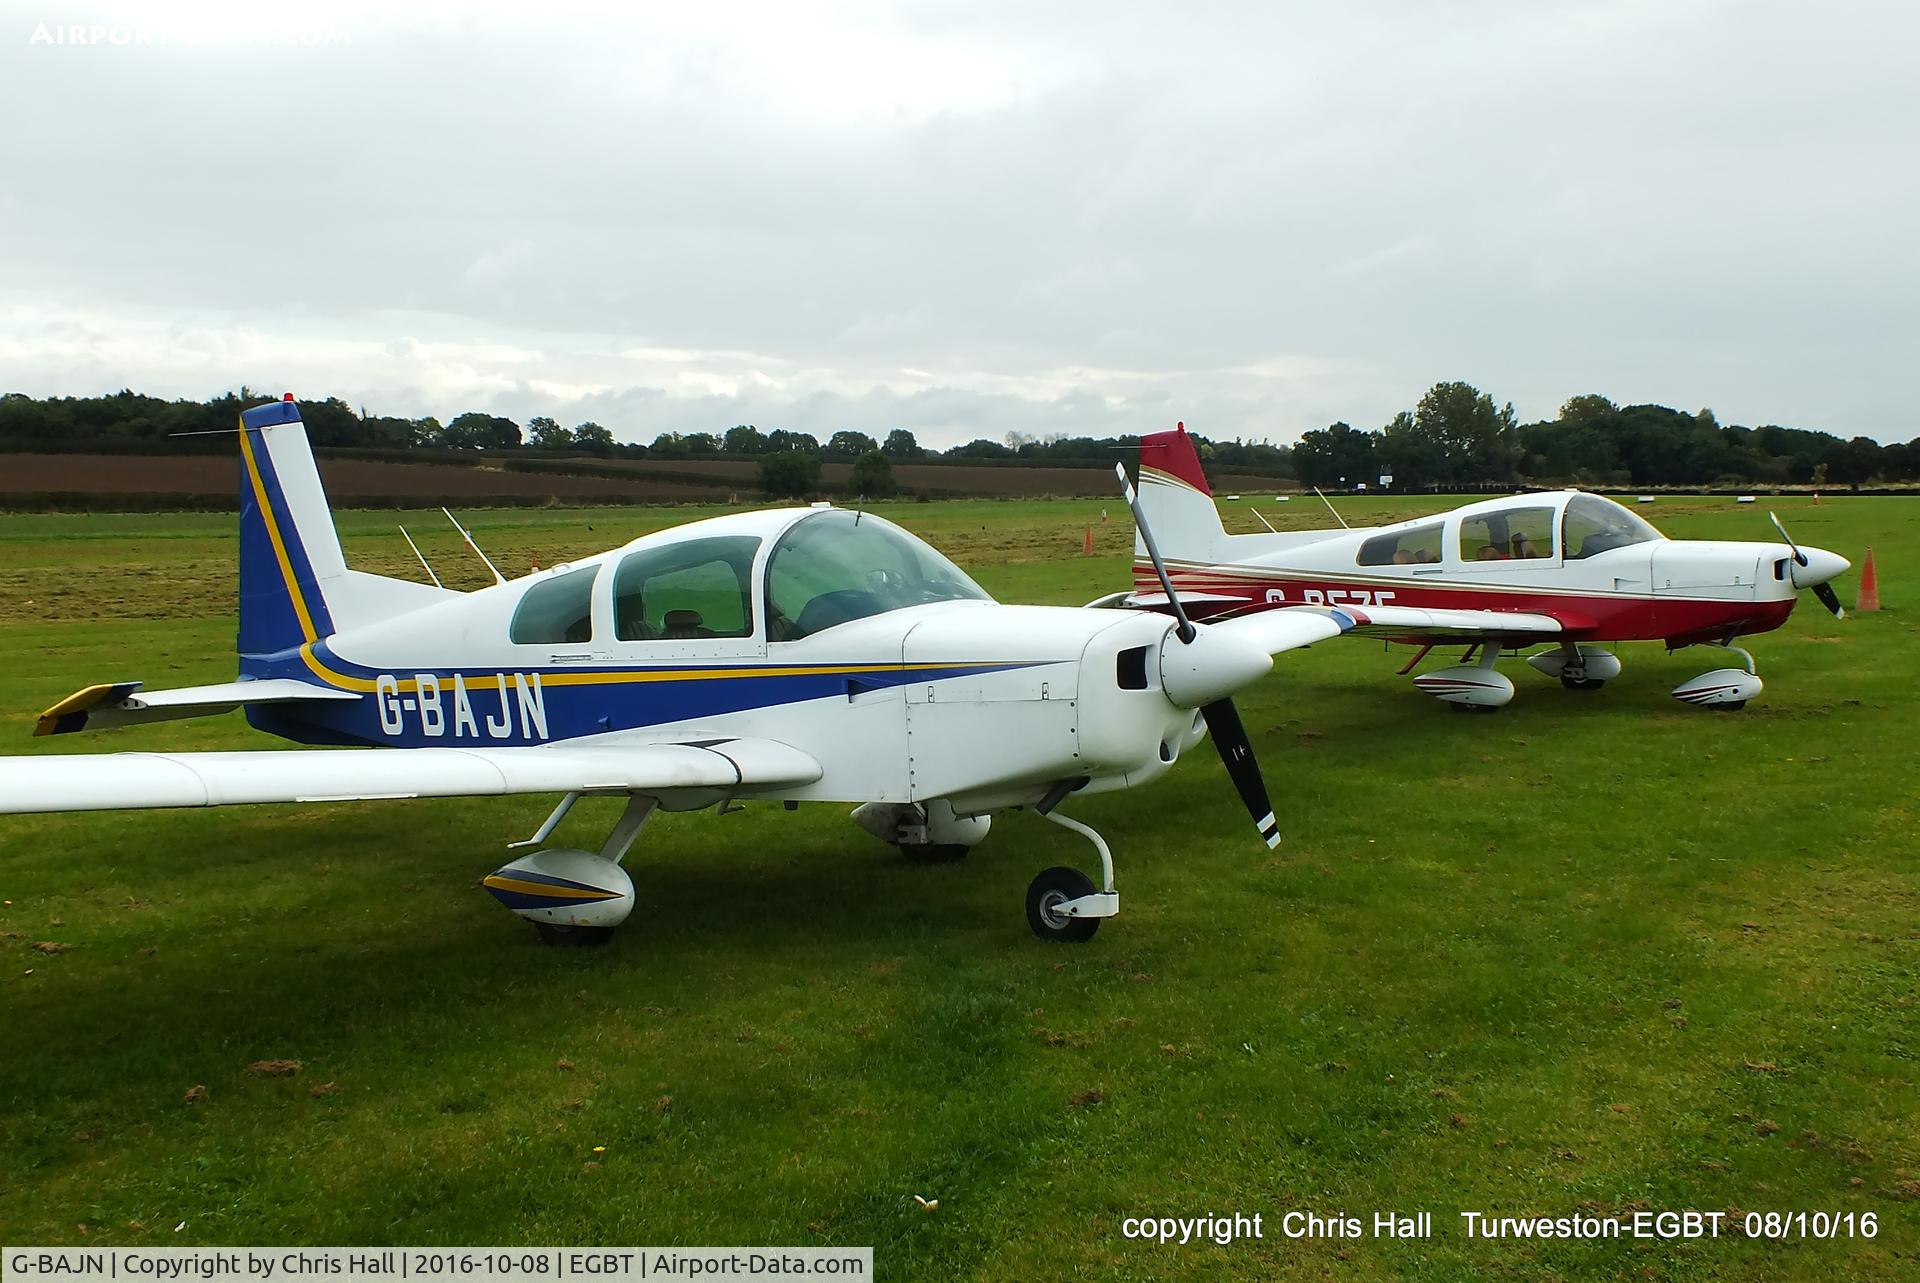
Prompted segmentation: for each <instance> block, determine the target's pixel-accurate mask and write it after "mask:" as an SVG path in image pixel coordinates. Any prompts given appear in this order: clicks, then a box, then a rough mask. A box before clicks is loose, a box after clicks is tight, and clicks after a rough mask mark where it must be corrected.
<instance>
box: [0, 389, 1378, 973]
mask: <svg viewBox="0 0 1920 1283" xmlns="http://www.w3.org/2000/svg"><path fill="white" fill-rule="evenodd" d="M239 444H240V459H241V513H240V604H239V637H238V650H239V664H238V668H239V671H238V675H237V677H236V679H235V680H234V681H232V682H227V683H222V684H219V685H213V686H201V687H194V688H190V689H183V690H169V691H147V690H145V689H143V688H142V686H141V684H140V683H139V682H133V681H122V682H115V683H109V684H104V685H97V686H90V687H88V688H86V689H85V690H82V691H80V692H78V693H77V694H75V695H73V696H71V697H69V698H68V699H65V700H62V701H61V702H60V703H58V704H56V705H55V706H54V707H52V708H50V709H48V710H47V712H46V714H45V715H44V716H43V717H42V718H41V721H40V725H39V728H38V731H37V733H39V734H54V735H58V734H67V733H70V732H78V731H86V730H99V729H105V728H110V727H116V726H129V725H136V724H141V723H147V722H158V721H166V720H170V719H174V718H184V717H200V716H205V715H209V714H219V713H226V712H230V711H232V710H233V709H235V708H241V709H244V710H245V713H246V717H247V720H248V722H250V723H251V724H252V725H253V726H254V727H255V728H256V729H258V730H262V731H266V732H268V733H270V734H273V735H276V736H280V737H282V738H284V739H288V740H292V741H295V742H297V743H300V744H306V745H332V746H343V747H341V748H339V749H338V751H300V750H286V749H279V750H270V751H258V752H194V753H113V754H86V755H70V756H47V757H31V756H29V757H6V758H0V812H15V813H20V812H45V811H88V810H111V809H130V808H143V807H193V806H222V805H230V804H242V803H264V802H306V803H314V802H351V801H360V800H367V799H376V798H415V797H457V796H479V795H488V794H507V793H539V794H557V795H559V801H558V804H557V805H556V806H555V807H554V808H553V810H552V812H551V814H549V815H548V817H547V819H546V821H545V822H544V823H542V824H541V825H540V827H539V829H538V831H537V832H535V833H534V835H533V836H532V837H531V838H529V839H528V840H527V841H525V842H520V843H515V844H513V845H514V846H515V847H519V848H526V847H534V848H540V849H537V850H535V851H533V852H532V853H530V854H527V855H523V856H521V857H519V858H516V859H514V860H513V861H511V862H510V863H508V864H507V865H505V866H504V867H502V868H500V869H499V870H497V871H496V872H494V873H493V874H492V875H491V876H489V877H488V878H486V879H485V885H486V887H487V888H488V889H489V890H490V891H492V893H493V894H494V895H495V896H496V897H497V898H498V899H499V900H500V902H501V903H503V904H504V905H506V906H507V907H508V908H509V909H512V910H513V911H514V912H516V913H518V914H519V915H520V916H522V917H524V918H526V919H528V920H530V921H531V922H532V923H533V924H534V926H535V928H536V929H537V930H538V932H539V934H540V936H541V938H542V939H543V940H545V941H547V942H548V943H554V944H585V943H597V942H599V941H603V940H605V939H606V938H608V936H609V935H610V934H611V932H612V930H613V928H615V927H616V926H618V925H619V924H620V923H621V922H622V921H624V920H625V919H626V917H627V916H628V914H629V913H630V912H631V911H632V908H633V902H634V896H633V883H632V881H631V879H630V878H629V877H628V875H627V873H626V871H625V870H624V868H623V867H622V863H621V862H622V861H623V860H624V859H625V857H626V855H627V853H628V851H629V850H630V849H631V848H632V845H633V843H634V840H635V839H636V838H637V837H638V835H639V833H640V830H641V828H642V826H644V825H645V824H646V822H647V819H648V817H650V816H651V815H652V814H653V813H654V812H655V810H668V811H684V810H698V809H703V808H717V809H722V810H724V809H726V808H727V807H728V806H730V805H731V804H733V803H734V802H737V801H739V800H742V799H748V798H760V799H772V800H778V801H782V802H785V803H788V804H789V805H795V804H798V803H801V802H839V803H855V804H857V809H856V810H854V812H853V818H854V819H855V820H856V821H857V822H858V823H859V824H860V826H861V827H862V828H864V829H866V830H867V831H868V832H870V833H872V834H874V835H875V836H877V837H879V838H881V839H882V840H884V841H887V842H891V843H893V844H895V845H897V846H898V847H899V848H900V850H901V851H902V853H903V854H905V855H906V856H907V857H909V858H912V859H919V860H945V859H953V858H957V857H958V856H961V855H964V854H965V853H966V851H967V849H968V848H969V847H971V846H972V845H974V844H975V843H977V842H979V841H980V840H981V839H982V838H984V837H985V836H986V835H987V831H988V828H989V825H990V823H991V816H992V814H993V813H994V812H997V811H1002V810H1007V809H1011V808H1017V807H1026V808H1031V809H1033V810H1035V811H1037V812H1038V813H1039V814H1041V815H1043V816H1045V817H1046V818H1047V819H1049V820H1051V821H1052V822H1054V823H1055V824H1059V825H1061V826H1063V827H1065V828H1067V829H1069V830H1071V831H1073V832H1075V833H1078V834H1080V835H1081V836H1083V837H1085V838H1086V839H1088V840H1089V841H1091V842H1092V843H1093V845H1094V848H1095V850H1096V851H1097V852H1098V854H1099V859H1100V875H1101V876H1100V881H1099V883H1098V884H1097V885H1096V884H1095V882H1094V881H1093V880H1092V879H1090V878H1089V877H1087V876H1086V875H1085V874H1083V873H1081V872H1079V871H1078V870H1076V869H1072V868H1068V867H1059V868H1052V869H1048V870H1046V871H1045V872H1043V873H1041V874H1040V875H1039V876H1038V877H1037V878H1035V879H1034V880H1033V883H1032V885H1031V886H1030V887H1029V888H1028V891H1027V897H1026V910H1027V920H1028V923H1029V925H1030V926H1031V927H1032V929H1033V931H1034V932H1035V934H1037V935H1039V936H1041V937H1042V938H1048V939H1056V940H1085V939H1088V938H1089V937H1091V936H1092V935H1093V933H1094V931H1095V930H1096V929H1097V928H1098V926H1099V924H1100V921H1101V919H1103V918H1107V917H1112V916H1113V915H1114V914H1115V913H1117V912H1118V911H1119V905H1120V900H1119V894H1118V892H1117V891H1116V889H1115V886H1114V876H1113V860H1112V856H1111V854H1110V852H1109V850H1108V848H1107V844H1106V843H1105V842H1104V841H1103V840H1102V839H1101V837H1100V836H1099V834H1097V833H1095V832H1094V831H1093V830H1092V829H1090V828H1088V827H1087V826H1085V825H1083V824H1080V823H1079V822H1077V821H1075V820H1072V819H1069V818H1067V817H1066V816H1064V815H1062V814H1061V813H1060V812H1059V811H1058V810H1057V809H1056V808H1057V807H1058V806H1059V804H1060V803H1061V802H1062V801H1063V800H1064V799H1065V798H1067V797H1068V796H1070V795H1072V794H1075V793H1079V792H1087V793H1097V792H1104V791H1108V790H1113V789H1122V788H1131V787H1133V786H1136V785H1139V784H1144V783H1147V782H1149V781H1151V780H1155V779H1158V778H1159V777H1160V776H1161V775H1164V774H1165V773H1166V772H1167V770H1168V769H1169V768H1170V767H1171V766H1172V765H1173V763H1174V761H1175V760H1176V759H1177V758H1178V757H1179V756H1180V754H1181V753H1182V752H1183V751H1185V750H1186V749H1189V748H1192V747H1193V746H1194V745H1195V744H1197V743H1198V742H1199V740H1200V738H1201V737H1202V735H1204V734H1205V733H1207V732H1208V731H1209V730H1211V732H1212V734H1213V737H1214V741H1215V744H1216V746H1217V747H1218V748H1219V750H1220V752H1221V755H1222V757H1223V758H1224V759H1225V761H1226V764H1227V767H1228V771H1229V774H1230V775H1231V777H1232V779H1233V782H1234V784H1235V786H1236V788H1237V790H1238V791H1239V793H1240V795H1241V798H1242V800H1243V801H1244V802H1245V803H1246V805H1247V807H1248V809H1249V811H1250V813H1251V814H1252V815H1253V817H1254V819H1255V822H1256V825H1257V826H1258V828H1259V829H1260V832H1261V835H1262V837H1263V838H1264V839H1265V840H1266V841H1267V842H1268V844H1269V845H1273V844H1275V843H1277V842H1278V841H1279V832H1278V826H1277V824H1276V822H1275V820H1274V817H1273V811H1272V807H1271V806H1270V805H1269V804H1268V801H1267V794H1266V788H1265V785H1264V783H1263V782H1262V780H1261V776H1260V770H1259V767H1258V765H1257V764H1256V762H1255V761H1254V758H1253V753H1252V749H1251V746H1250V745H1249V743H1248V741H1247V736H1246V733H1245V731H1244V729H1243V728H1242V727H1241V724H1240V719H1239V716H1238V714H1237V713H1236V712H1235V711H1234V708H1233V705H1232V703H1231V700H1230V697H1231V696H1232V694H1233V693H1234V692H1235V691H1237V690H1239V689H1241V688H1242V687H1244V686H1246V685H1248V684H1250V683H1251V682H1253V681H1254V680H1256V679H1257V678H1259V677H1260V676H1262V675H1263V674H1264V673H1266V672H1267V671H1268V670H1269V669H1270V668H1271V666H1272V659H1271V656H1272V655H1275V654H1278V653H1280V652H1282V651H1285V650H1290V649H1292V648H1294V647H1298V646H1305V645H1309V644H1311V643H1312V642H1315V641H1319V640H1322V639H1324V638H1329V637H1334V636H1338V635H1339V634H1340V633H1341V632H1343V631H1346V630H1347V629H1348V628H1350V627H1352V625H1353V620H1352V618H1351V617H1350V616H1348V615H1346V614H1344V613H1343V612H1341V611H1339V610H1337V609H1330V608H1323V607H1321V608H1316V607H1301V608H1299V609H1293V610H1282V611H1268V612H1264V613H1261V614H1258V615H1253V616H1249V617H1246V618H1242V619H1233V620H1229V621H1226V622H1224V623H1219V624H1194V623H1192V622H1190V621H1189V620H1188V619H1187V618H1186V616H1185V615H1184V614H1182V613H1180V611H1179V608H1178V603H1177V602H1176V603H1175V607H1174V610H1175V613H1174V618H1172V619H1169V618H1168V617H1166V616H1164V615H1155V614H1143V613H1133V612H1125V611H1107V610H1084V609H1071V608H1065V607H1048V606H1009V605H1001V604H999V603H997V602H995V601H994V600H993V599H992V598H990V597H989V596H988V595H987V594H986V593H985V592H984V591H982V590H981V588H980V587H979V585H977V584H975V583H974V581H973V580H972V579H970V578H968V576H967V575H966V573H965V572H964V571H962V570H961V569H960V568H959V567H957V566H955V565H954V564H953V563H952V562H951V561H949V560H947V558H945V557H943V556H942V555H941V554H940V553H938V552H936V551H935V550H934V549H933V548H932V547H930V546H929V545H927V544H926V543H924V542H922V541H921V540H920V539H917V538H915V537H914V536H913V535H911V534H909V533H907V532H906V531H905V530H902V529H900V528H899V527H898V526H895V525H893V524H892V523H891V522H888V521H885V520H883V519H882V518H880V517H877V516H874V515H872V514H870V513H861V512H849V511H847V510H845V509H840V508H834V507H831V506H829V505H826V504H815V505H813V506H812V507H808V508H783V509H773V510H768V511H760V512H745V513H738V514H733V515H729V516H723V517H715V518H711V519H708V520H704V521H696V522H691V523H689V524H686V525H682V526H678V527H675V528H672V529H669V530H664V531H660V532H658V533H655V534H651V535H647V536H645V537H642V538H639V539H636V540H634V541H633V542H631V543H629V544H627V545H625V546H624V547H621V548H617V549H615V550H613V551H611V552H607V553H602V554H600V555H599V556H595V557H589V558H586V559H584V560H581V561H577V562H573V563H571V564H566V565H559V566H554V567H551V568H549V569H546V570H543V571H540V572H538V573H535V574H531V575H528V576H527V577H525V578H522V579H517V580H513V581H511V582H507V581H502V582H499V583H496V584H494V585H493V586H491V587H487V588H483V589H479V590H477V591H473V592H456V591H451V590H448V589H445V588H442V587H439V586H430V585H427V584H421V583H415V582H412V581H408V580H401V579H393V578H387V577H384V576H380V575H372V574H367V573H364V572H361V571H357V570H353V569H351V568H349V567H348V565H347V563H346V559H345V557H344V556H343V554H342V552H341V547H340V540H339V537H338V534H337V533H336V531H335V529H334V524H333V519H332V515H331V513H330V512H329V510H328V507H327V500H326V495H325V493H324V492H323V490H322V488H321V484H320V476H319V473H318V471H317V470H316V468H315V467H314V462H313V454H312V451H311V450H310V449H309V446H308V443H307V437H306V430H305V428H304V427H302V425H301V422H300V414H299V410H298V408H297V407H296V405H295V404H294V403H293V399H292V396H291V394H289V395H288V397H287V399H286V400H285V401H281V402H274V403H269V404H267V405H262V406H258V407H256V408H254V409H250V410H248V411H246V412H245V413H244V414H243V415H242V416H241V422H240V428H239ZM1129 490H1130V492H1131V487H1129ZM1129 498H1130V500H1132V499H1133V498H1134V497H1133V496H1132V494H1131V493H1130V494H1129ZM1136 515H1137V503H1136ZM375 750H380V751H375ZM587 795H613V796H620V797H624V798H626V799H627V804H626V808H625V811H624V812H623V814H622V815H621V817H620V820H619V822H618V823H617V824H616V825H615V826H614V829H613V832H612V833H611V834H610V835H609V836H608V837H607V839H606V840H605V842H604V843H603V844H602V845H601V846H600V847H599V848H598V850H597V851H588V850H583V849H576V848H546V847H544V845H543V844H545V843H546V842H547V840H548V839H549V838H551V837H552V835H553V833H554V831H555V829H556V828H558V827H559V825H560V823H561V821H562V820H563V819H564V818H565V816H566V814H567V812H568V810H569V809H570V808H571V807H572V806H573V805H574V803H576V802H577V801H578V800H579V799H580V798H581V797H583V796H587Z"/></svg>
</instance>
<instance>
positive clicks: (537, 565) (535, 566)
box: [527, 556, 540, 570]
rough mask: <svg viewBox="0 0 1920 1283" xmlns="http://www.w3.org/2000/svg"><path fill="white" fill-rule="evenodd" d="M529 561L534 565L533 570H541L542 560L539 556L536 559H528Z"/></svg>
mask: <svg viewBox="0 0 1920 1283" xmlns="http://www.w3.org/2000/svg"><path fill="white" fill-rule="evenodd" d="M527 560H528V561H530V562H532V563H533V568H534V569H535V570H538V569H540V558H539V557H537V556H535V557H528V558H527Z"/></svg>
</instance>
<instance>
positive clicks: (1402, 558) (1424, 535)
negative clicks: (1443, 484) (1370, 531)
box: [1359, 521, 1441, 566]
mask: <svg viewBox="0 0 1920 1283" xmlns="http://www.w3.org/2000/svg"><path fill="white" fill-rule="evenodd" d="M1440 529H1441V525H1440V523H1439V522H1437V521H1436V522H1434V523H1433V524H1432V525H1430V526H1415V527H1414V528H1413V529H1412V530H1398V531H1395V532H1394V533H1392V534H1386V535H1375V536H1374V537H1373V538H1371V539H1369V540H1367V541H1366V542H1365V543H1363V544H1361V545H1360V556H1359V564H1360V565H1362V566H1425V565H1428V564H1430V563H1432V562H1436V561H1438V560H1440Z"/></svg>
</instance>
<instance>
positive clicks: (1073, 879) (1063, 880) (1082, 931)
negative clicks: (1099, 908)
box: [1027, 865, 1100, 944]
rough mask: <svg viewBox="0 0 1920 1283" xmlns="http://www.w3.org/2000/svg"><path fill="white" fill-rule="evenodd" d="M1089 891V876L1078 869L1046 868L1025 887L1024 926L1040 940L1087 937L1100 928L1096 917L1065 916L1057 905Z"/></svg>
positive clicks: (1069, 940)
mask: <svg viewBox="0 0 1920 1283" xmlns="http://www.w3.org/2000/svg"><path fill="white" fill-rule="evenodd" d="M1093 892H1094V885H1093V879H1092V878H1090V877H1088V876H1087V875H1086V874H1084V873H1082V872H1080V870H1078V869H1070V868H1068V867H1066V866H1065V865H1061V866H1059V867H1057V868H1052V869H1048V870H1047V871H1046V872H1044V873H1042V874H1041V875H1040V876H1039V877H1037V878H1035V879H1034V880H1033V882H1032V884H1031V885H1029V886H1028V887H1027V925H1028V926H1030V927H1032V928H1033V934H1035V935H1037V936H1039V937H1040V938H1041V939H1042V940H1060V941H1064V942H1066V943H1069V944H1080V943H1083V942H1084V941H1087V940H1091V939H1093V933H1094V932H1096V931H1098V930H1099V929H1100V919H1098V918H1076V917H1069V916H1068V915H1067V914H1064V913H1062V912H1060V908H1061V906H1062V905H1064V904H1066V903H1068V902H1069V901H1072V900H1078V899H1079V898H1080V897H1081V896H1084V895H1092V894H1093Z"/></svg>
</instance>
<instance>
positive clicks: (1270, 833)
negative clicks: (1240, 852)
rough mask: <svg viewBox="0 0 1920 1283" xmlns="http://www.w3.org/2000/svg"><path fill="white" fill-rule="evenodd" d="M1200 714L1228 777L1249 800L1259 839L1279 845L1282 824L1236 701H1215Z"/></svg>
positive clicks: (1269, 845) (1249, 811)
mask: <svg viewBox="0 0 1920 1283" xmlns="http://www.w3.org/2000/svg"><path fill="white" fill-rule="evenodd" d="M1200 715H1201V716H1202V717H1204V718H1206V719H1207V734H1209V735H1211V736H1213V746H1214V747H1215V748H1217V749H1219V750H1220V760H1221V761H1222V762H1224V763H1226V767H1227V777H1228V778H1229V779H1231V780H1232V781H1233V787H1234V788H1235V789H1236V790H1237V791H1238V792H1239V794H1240V800H1241V801H1242V802H1244V803H1246V806H1247V814H1248V815H1251V816H1252V817H1253V825H1254V827H1255V828H1257V829H1259V830H1260V840H1261V841H1263V842H1265V843H1266V844H1267V846H1268V847H1269V848H1272V847H1276V846H1279V845H1280V825H1279V824H1278V823H1277V822H1275V820H1274V818H1273V804H1272V803H1270V802H1268V801H1267V783H1266V781H1265V780H1263V779H1261V778H1260V763H1259V762H1257V761H1255V760H1254V756H1253V745H1252V743H1250V742H1249V741H1248V739H1247V728H1246V727H1245V726H1243V725H1241V723H1240V713H1239V711H1238V710H1237V709H1235V708H1234V706H1233V701H1232V700H1230V699H1219V700H1215V701H1214V702H1213V703H1211V704H1208V705H1206V706H1205V707H1204V708H1202V709H1201V710H1200Z"/></svg>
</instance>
